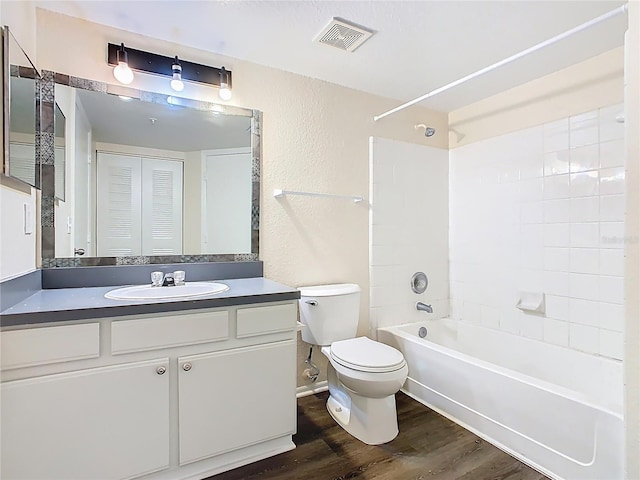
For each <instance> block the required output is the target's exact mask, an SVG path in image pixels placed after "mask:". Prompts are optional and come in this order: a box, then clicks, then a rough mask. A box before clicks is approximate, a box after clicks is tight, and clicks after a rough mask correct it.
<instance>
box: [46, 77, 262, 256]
mask: <svg viewBox="0 0 640 480" xmlns="http://www.w3.org/2000/svg"><path fill="white" fill-rule="evenodd" d="M170 98H171V97H169V99H170ZM55 99H56V103H57V105H58V106H59V109H60V113H61V117H60V118H63V117H64V123H65V135H64V137H65V147H66V152H65V154H64V156H63V158H64V159H65V165H64V171H65V173H66V175H65V183H66V195H65V197H64V201H63V200H59V201H57V205H56V207H55V256H56V257H58V258H59V257H67V258H68V257H74V256H76V257H77V256H78V255H79V254H80V252H83V256H85V257H86V256H89V257H96V256H97V257H122V256H128V255H131V256H156V255H163V256H169V255H199V254H229V253H233V254H237V253H249V252H251V251H252V221H251V218H252V195H255V192H253V190H252V189H253V188H255V187H254V183H253V182H252V143H251V141H252V135H251V124H252V118H251V111H250V110H246V112H247V113H245V114H244V115H228V114H221V113H220V111H219V110H218V109H212V110H198V109H194V108H188V107H184V106H179V105H172V104H170V103H168V102H166V101H164V102H147V101H141V100H139V99H136V98H129V97H120V96H117V95H111V94H106V93H101V92H96V91H90V90H83V89H77V88H72V87H68V86H66V85H59V84H56V85H55ZM165 99H166V97H165ZM60 121H62V120H60ZM56 141H57V140H56ZM57 170H58V168H57V164H56V180H57ZM56 191H57V189H56ZM56 196H57V195H56Z"/></svg>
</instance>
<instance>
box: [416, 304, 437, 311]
mask: <svg viewBox="0 0 640 480" xmlns="http://www.w3.org/2000/svg"><path fill="white" fill-rule="evenodd" d="M416 308H417V309H418V310H419V311H421V312H427V313H433V308H431V305H426V304H424V303H422V302H418V303H416Z"/></svg>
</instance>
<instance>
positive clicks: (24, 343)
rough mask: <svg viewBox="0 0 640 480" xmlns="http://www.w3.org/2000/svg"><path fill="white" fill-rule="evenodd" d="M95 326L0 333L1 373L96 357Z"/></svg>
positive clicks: (98, 352) (98, 354) (86, 325)
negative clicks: (7, 370)
mask: <svg viewBox="0 0 640 480" xmlns="http://www.w3.org/2000/svg"><path fill="white" fill-rule="evenodd" d="M99 327H100V326H99V324H98V323H85V324H81V325H60V326H56V327H38V328H25V329H20V330H9V331H4V332H2V333H0V342H1V347H2V348H1V353H2V354H1V359H2V360H1V362H2V363H1V366H2V369H10V368H20V367H32V366H36V365H46V364H49V363H59V362H69V361H73V360H82V359H85V358H96V357H99V356H100V328H99Z"/></svg>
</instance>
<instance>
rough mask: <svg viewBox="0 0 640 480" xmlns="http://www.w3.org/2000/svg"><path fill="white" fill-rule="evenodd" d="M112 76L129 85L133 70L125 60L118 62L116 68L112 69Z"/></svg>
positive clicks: (131, 80)
mask: <svg viewBox="0 0 640 480" xmlns="http://www.w3.org/2000/svg"><path fill="white" fill-rule="evenodd" d="M113 76H114V77H115V79H116V80H118V81H119V82H120V83H123V84H125V85H129V84H130V83H131V82H133V72H132V71H131V69H130V68H129V65H127V63H126V62H119V63H118V65H117V66H116V68H114V69H113Z"/></svg>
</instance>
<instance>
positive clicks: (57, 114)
mask: <svg viewBox="0 0 640 480" xmlns="http://www.w3.org/2000/svg"><path fill="white" fill-rule="evenodd" d="M65 130H66V119H65V117H64V114H63V113H62V110H60V106H59V105H58V104H57V103H56V104H55V106H54V118H53V133H54V137H55V150H54V151H55V160H54V164H55V166H56V168H55V172H56V173H55V177H56V182H55V197H56V199H57V200H62V201H64V198H65V177H66V171H65V170H66V168H65Z"/></svg>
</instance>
